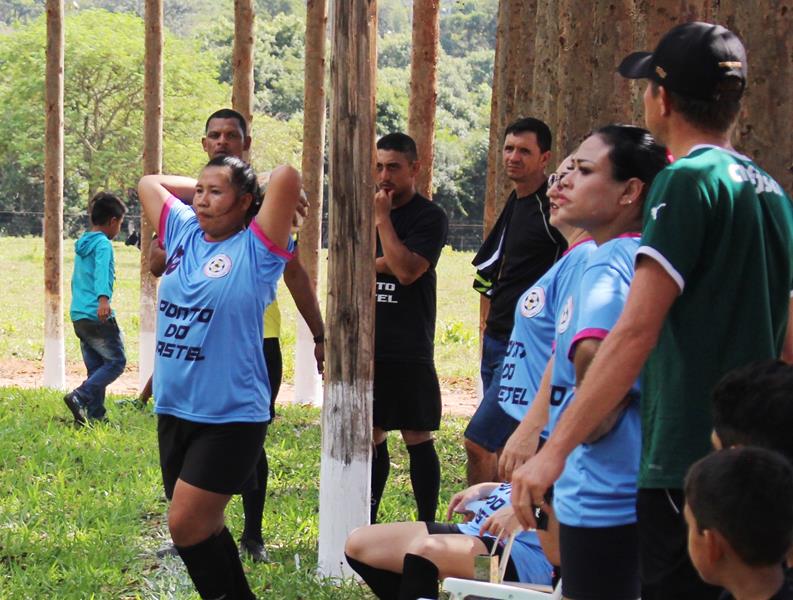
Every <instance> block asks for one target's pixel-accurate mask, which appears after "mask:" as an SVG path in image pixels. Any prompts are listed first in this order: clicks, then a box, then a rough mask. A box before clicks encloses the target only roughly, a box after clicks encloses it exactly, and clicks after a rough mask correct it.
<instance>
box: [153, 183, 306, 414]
mask: <svg viewBox="0 0 793 600" xmlns="http://www.w3.org/2000/svg"><path fill="white" fill-rule="evenodd" d="M160 238H161V239H163V240H164V241H165V247H166V248H168V251H169V258H168V265H167V267H166V270H165V274H164V275H163V277H162V281H161V283H160V289H159V292H158V297H157V346H156V354H155V363H154V364H155V366H154V397H155V399H156V404H155V407H154V410H155V412H156V413H158V414H165V415H172V416H175V417H179V418H181V419H186V420H188V421H196V422H199V423H230V422H261V421H267V420H268V419H269V417H270V410H269V406H270V386H269V382H268V380H267V368H266V366H265V363H264V355H263V353H262V352H261V343H262V312H264V308H265V306H267V305H268V304H269V303H270V302H272V300H273V298H274V297H275V289H276V284H277V282H278V278H279V277H280V276H281V273H282V272H283V270H284V266H285V265H286V262H287V260H288V259H289V258H290V257H291V254H290V253H289V252H286V251H284V250H282V249H280V248H278V247H277V246H275V245H274V244H273V243H272V242H271V241H270V240H269V239H268V238H267V237H266V236H265V235H264V232H262V230H261V228H259V226H258V225H257V223H256V222H255V221H253V222H252V223H251V226H250V227H249V228H248V229H245V230H243V231H240V232H239V233H237V234H235V235H233V236H231V237H230V238H228V239H225V240H223V241H220V242H208V241H206V240H205V239H204V232H203V231H202V230H201V228H200V227H199V225H198V220H197V219H196V216H195V213H194V212H193V211H192V209H190V208H189V207H188V206H185V205H184V204H182V203H181V202H180V201H178V200H176V199H175V198H169V200H168V201H167V202H166V204H165V206H163V211H162V216H161V218H160ZM292 245H293V242H290V250H291V248H292Z"/></svg>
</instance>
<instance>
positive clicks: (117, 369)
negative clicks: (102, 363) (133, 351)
mask: <svg viewBox="0 0 793 600" xmlns="http://www.w3.org/2000/svg"><path fill="white" fill-rule="evenodd" d="M126 366H127V357H126V356H124V355H122V356H121V357H120V358H117V359H115V360H113V361H112V362H111V363H110V367H111V368H112V369H113V375H115V376H116V377H118V376H120V375H121V374H122V373H123V372H124V369H125V368H126Z"/></svg>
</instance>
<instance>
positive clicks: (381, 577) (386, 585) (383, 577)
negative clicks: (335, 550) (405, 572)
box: [344, 554, 402, 600]
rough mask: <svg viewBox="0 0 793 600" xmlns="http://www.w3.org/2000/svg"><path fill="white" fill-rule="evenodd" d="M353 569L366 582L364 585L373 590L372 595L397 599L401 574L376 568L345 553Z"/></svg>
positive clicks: (382, 599)
mask: <svg viewBox="0 0 793 600" xmlns="http://www.w3.org/2000/svg"><path fill="white" fill-rule="evenodd" d="M344 558H346V559H347V564H349V565H350V566H351V567H352V568H353V570H354V571H355V572H356V573H358V575H360V576H361V579H363V580H364V581H365V582H366V585H368V586H369V588H370V589H371V590H372V592H374V595H375V596H377V597H378V598H380V600H397V598H398V596H397V594H398V593H399V586H400V584H401V582H402V576H401V575H400V574H399V573H394V572H393V571H386V570H385V569H378V568H377V567H372V566H370V565H367V564H366V563H362V562H360V561H358V560H355V559H354V558H350V557H349V556H348V555H347V554H345V555H344Z"/></svg>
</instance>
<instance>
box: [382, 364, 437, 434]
mask: <svg viewBox="0 0 793 600" xmlns="http://www.w3.org/2000/svg"><path fill="white" fill-rule="evenodd" d="M373 412H374V414H373V417H372V421H373V423H374V426H375V427H379V428H380V429H383V430H385V431H391V430H393V429H407V430H411V431H436V430H437V429H439V428H440V426H441V388H440V384H439V383H438V375H437V374H436V373H435V367H434V366H433V365H431V364H422V363H395V362H394V363H392V362H376V363H375V364H374V411H373Z"/></svg>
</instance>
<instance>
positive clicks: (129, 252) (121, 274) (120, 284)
mask: <svg viewBox="0 0 793 600" xmlns="http://www.w3.org/2000/svg"><path fill="white" fill-rule="evenodd" d="M114 248H115V252H116V284H115V291H114V293H113V307H114V309H115V311H116V314H117V317H118V321H119V323H120V325H121V328H122V329H123V330H124V334H125V336H126V348H127V359H128V361H129V362H130V363H132V364H135V363H137V361H138V328H139V323H140V318H139V316H138V311H139V305H140V301H139V290H140V285H139V282H140V276H139V271H140V267H139V264H140V263H139V261H140V253H139V252H138V250H137V249H136V248H134V247H129V246H124V245H123V244H122V243H120V242H115V243H114ZM0 256H3V258H4V260H5V263H4V264H5V268H4V269H3V271H2V274H0V360H2V359H4V358H11V357H13V358H18V359H22V360H41V358H42V356H43V353H44V333H43V320H44V267H43V265H44V243H43V240H42V239H41V238H30V237H29V238H9V237H6V238H0ZM472 256H473V255H472V253H470V252H456V251H454V250H452V249H451V248H449V247H447V248H445V249H444V251H443V254H442V256H441V259H440V262H439V264H438V317H437V324H436V334H435V343H436V348H435V361H436V365H437V369H438V374H439V375H440V376H441V377H442V378H445V379H450V378H459V377H464V378H473V377H476V374H477V372H478V368H479V358H478V347H479V346H478V329H479V294H477V293H476V292H475V291H474V290H473V289H472V288H471V281H472V276H473V267H472V266H471V258H472ZM325 257H326V254H325V253H324V252H323V254H322V258H321V260H320V265H321V268H322V269H323V272H322V274H321V281H322V282H324V281H325V273H324V269H325V266H326V264H327V261H326V260H325ZM73 265H74V242H73V240H66V241H65V242H64V267H63V281H64V286H63V289H64V298H63V306H64V323H65V328H66V331H65V340H66V356H67V360H69V361H71V362H75V363H79V362H80V350H79V345H78V342H77V338H76V337H75V336H74V333H73V332H72V330H71V323H70V321H69V302H70V300H71V291H70V281H71V274H72V269H73ZM280 288H281V289H280V290H279V294H278V298H279V306H280V307H281V311H282V337H281V342H282V347H283V354H284V378H285V380H286V381H291V379H292V377H293V374H294V343H295V331H296V327H297V311H296V309H295V305H294V303H293V301H292V297H291V296H290V295H289V292H288V290H286V289H285V288H284V285H283V283H282V284H281V286H280ZM320 307H321V308H322V310H323V312H324V310H325V287H324V284H323V285H322V288H321V289H320Z"/></svg>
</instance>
